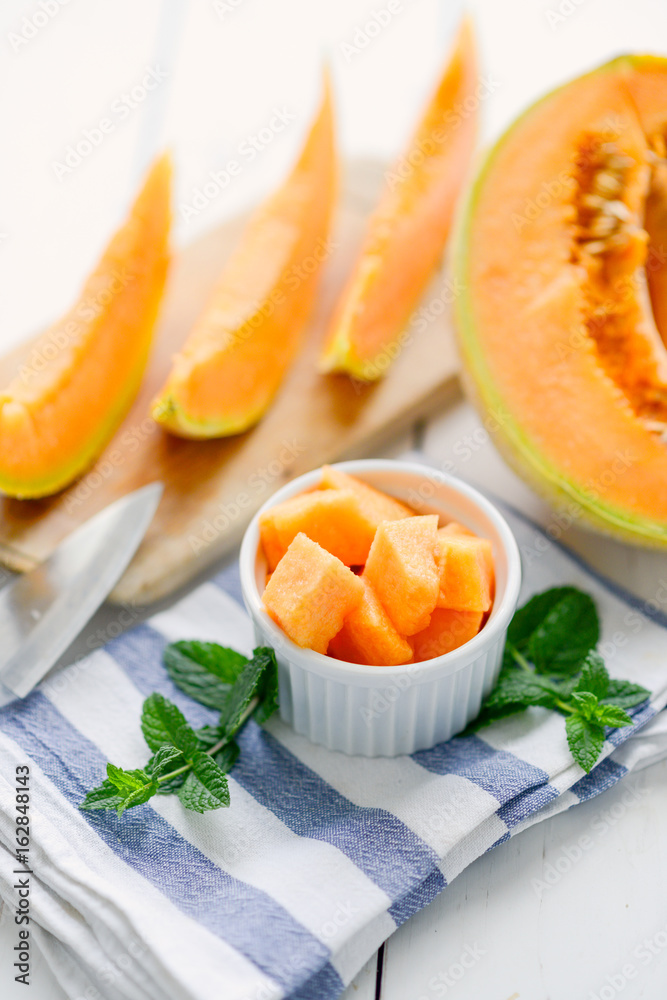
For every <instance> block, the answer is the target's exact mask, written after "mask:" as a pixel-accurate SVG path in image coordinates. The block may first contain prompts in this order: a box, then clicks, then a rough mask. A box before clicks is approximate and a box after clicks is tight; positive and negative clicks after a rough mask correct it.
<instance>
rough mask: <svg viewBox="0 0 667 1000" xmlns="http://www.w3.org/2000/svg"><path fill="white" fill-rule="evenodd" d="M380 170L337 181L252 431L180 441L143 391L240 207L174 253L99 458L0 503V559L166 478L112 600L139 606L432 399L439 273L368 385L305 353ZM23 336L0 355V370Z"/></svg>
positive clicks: (424, 410) (22, 555)
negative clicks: (325, 240)
mask: <svg viewBox="0 0 667 1000" xmlns="http://www.w3.org/2000/svg"><path fill="white" fill-rule="evenodd" d="M380 181H381V171H380V169H379V168H378V167H377V166H375V165H373V164H357V165H356V166H355V167H353V168H350V170H349V171H348V175H347V177H346V179H345V184H344V190H343V193H342V198H341V205H340V210H339V217H338V221H337V225H336V228H335V231H334V236H333V241H332V244H331V251H330V256H329V257H328V259H327V262H326V271H325V276H324V280H323V283H322V289H321V294H320V296H319V301H318V306H317V309H316V314H315V316H314V317H313V321H312V322H311V324H310V327H309V329H308V330H307V332H306V336H305V339H304V349H303V351H302V352H301V354H300V356H299V358H298V360H297V362H296V364H295V365H294V367H293V368H292V370H291V372H290V373H289V375H288V377H287V379H286V381H285V383H284V384H283V386H282V388H281V391H280V393H279V395H278V397H277V399H276V401H275V403H274V405H273V407H272V409H271V410H270V412H269V413H268V415H267V416H266V417H265V419H264V420H263V421H262V422H261V423H260V424H259V425H258V426H257V427H256V428H254V429H253V430H251V431H249V432H247V433H246V434H242V435H239V436H237V437H233V438H227V439H221V440H217V441H185V440H182V439H179V438H176V437H173V436H171V435H169V434H166V433H165V432H163V431H162V430H161V429H160V428H158V426H157V425H156V424H155V423H154V422H153V420H152V419H151V418H150V416H149V405H150V401H151V399H152V398H153V396H154V395H155V393H156V391H157V390H158V389H159V387H160V386H161V384H162V382H163V380H164V378H165V375H166V373H167V371H168V369H169V364H170V358H171V355H172V354H173V352H174V351H175V350H176V349H177V348H178V347H179V345H180V344H181V343H182V341H183V338H184V336H185V334H186V333H187V331H188V329H189V328H190V326H191V324H192V322H193V320H194V319H195V317H196V315H197V313H198V311H199V310H200V309H201V307H202V304H203V303H204V302H205V300H206V298H207V295H208V293H209V291H210V289H211V287H212V284H213V283H214V281H215V279H216V277H217V275H218V273H219V270H220V267H221V265H222V263H223V262H224V260H225V259H226V257H227V256H228V254H229V252H230V250H231V248H232V247H233V246H234V244H235V243H236V241H237V239H238V237H239V234H240V232H241V230H242V227H243V224H244V222H245V218H239V219H236V220H234V221H232V222H226V223H224V224H223V225H222V226H220V227H219V228H217V229H215V230H213V231H212V232H210V233H208V234H206V235H205V236H204V237H202V238H201V239H199V240H198V241H197V242H195V243H193V244H191V245H190V246H188V247H187V248H186V249H185V250H184V251H183V252H182V253H181V254H180V255H178V256H177V258H176V259H175V260H174V262H173V266H172V272H171V277H170V281H169V288H168V293H167V297H166V301H165V304H164V309H163V315H162V318H161V320H160V324H159V331H158V336H157V343H156V348H155V350H154V356H153V360H152V362H151V364H150V366H149V371H148V374H147V377H146V379H145V381H144V385H143V387H142V390H141V392H140V394H139V396H138V398H137V400H136V402H135V405H134V406H133V408H132V410H131V412H130V413H129V415H128V417H127V418H126V420H125V422H124V424H123V425H122V427H121V428H120V430H119V431H118V433H117V434H116V436H115V437H114V439H113V440H112V441H111V443H110V445H109V446H108V448H107V449H106V451H105V452H104V453H103V454H102V456H101V457H100V459H99V461H98V463H97V465H96V466H95V467H94V468H93V469H91V470H90V471H89V472H88V473H87V474H86V475H84V476H83V477H82V478H81V479H80V480H79V481H78V482H76V483H74V484H73V485H72V486H71V487H70V488H69V489H68V490H66V491H64V492H63V493H61V494H59V495H58V496H56V497H52V498H47V499H44V500H39V501H19V500H12V499H9V498H3V499H2V500H1V501H0V562H2V563H4V564H5V565H6V566H8V567H9V568H11V569H17V570H20V571H23V570H25V569H28V568H30V567H31V566H33V565H35V564H36V563H37V562H39V561H41V560H42V559H44V557H45V556H47V555H48V554H49V553H50V552H51V551H52V550H53V548H54V547H55V546H56V545H57V543H58V542H59V541H60V540H61V539H62V538H63V537H64V536H65V535H67V534H68V533H69V532H70V531H71V530H72V529H73V528H75V527H76V526H77V525H78V524H80V523H81V522H82V521H84V520H85V519H86V518H88V517H90V516H91V514H93V513H95V511H97V510H100V509H101V508H102V507H104V506H106V505H107V504H108V503H110V502H111V501H113V500H115V499H116V498H117V497H119V496H122V495H124V494H125V493H128V492H130V491H131V490H134V489H137V488H138V487H139V486H142V485H143V484H145V483H148V482H151V481H153V480H161V481H162V482H163V483H164V484H165V493H164V496H163V499H162V502H161V504H160V507H159V510H158V513H157V515H156V518H155V520H154V521H153V524H152V525H151V527H150V529H149V531H148V534H147V536H146V538H145V540H144V542H143V544H142V546H141V547H140V549H139V551H138V552H137V555H136V556H135V559H134V560H133V562H132V564H131V565H130V567H129V568H128V570H127V572H126V573H125V575H124V577H123V578H122V580H121V581H120V582H119V584H118V586H117V587H116V589H115V591H114V594H113V595H112V600H115V601H117V602H128V603H139V604H142V605H145V604H147V603H150V602H151V601H153V600H155V599H157V598H158V597H163V596H164V595H165V594H168V593H170V592H171V591H172V590H174V589H175V588H176V587H177V586H180V585H182V584H183V583H185V582H187V581H188V580H189V579H190V578H191V577H192V576H194V575H195V574H196V573H199V572H200V571H201V570H202V569H204V568H205V567H206V566H207V565H209V564H210V563H212V562H213V561H214V560H216V559H218V558H220V556H221V555H224V554H225V553H226V552H227V551H229V550H230V549H231V548H232V547H233V546H234V545H235V544H236V543H237V542H238V540H239V538H240V536H241V534H242V532H243V529H244V528H245V525H246V524H247V522H248V520H249V519H250V517H251V515H252V513H253V512H254V511H255V510H256V509H257V508H258V507H259V506H260V505H261V504H262V503H263V502H264V501H265V500H266V499H267V498H268V497H269V496H270V495H271V493H273V492H274V491H275V490H276V489H277V488H278V487H279V486H281V485H282V484H283V483H284V482H286V481H287V480H289V479H290V478H292V477H294V476H296V475H300V474H301V473H303V472H305V471H307V470H308V469H311V468H314V467H315V466H317V465H319V464H321V463H323V462H327V461H333V460H335V459H336V458H339V457H342V456H349V455H351V454H363V453H368V452H369V451H370V450H372V448H373V447H375V446H377V445H378V444H379V443H380V442H381V441H382V440H383V439H385V438H387V437H388V436H390V435H391V434H393V433H395V432H397V431H398V430H400V429H401V428H404V427H406V426H408V425H409V424H410V422H412V421H414V420H415V419H416V418H418V417H421V416H425V415H427V414H429V413H432V412H434V410H435V408H436V407H437V406H439V405H443V404H444V403H445V402H446V401H447V399H448V397H449V395H450V393H451V392H452V390H453V388H454V385H455V381H456V380H455V376H456V371H457V359H456V353H455V349H454V346H453V342H452V337H451V333H450V328H449V323H448V319H447V306H446V305H445V302H446V301H447V300H448V299H449V298H450V297H451V296H450V291H449V288H448V286H447V284H446V281H445V279H444V278H443V277H442V276H441V275H438V276H437V277H436V279H435V280H434V282H433V284H432V286H431V288H430V289H429V290H428V291H427V293H426V295H425V299H424V304H423V306H422V307H421V308H422V309H423V310H425V312H423V313H422V314H421V316H420V318H419V321H418V322H413V324H412V325H411V326H409V327H408V329H407V338H406V339H407V343H406V345H405V347H404V349H403V351H402V353H401V355H400V357H399V358H398V360H397V361H396V362H395V364H394V365H392V367H391V369H390V371H389V374H388V375H387V377H386V378H385V379H384V380H382V381H381V382H379V383H377V384H375V385H362V384H360V383H358V382H354V381H352V380H350V379H348V378H347V377H345V376H321V375H319V374H318V373H317V370H316V361H317V355H318V352H319V347H320V343H321V339H322V335H323V331H324V327H325V324H326V320H327V317H328V316H329V315H330V312H331V308H332V305H333V302H334V300H335V297H336V295H337V293H338V291H339V289H340V287H341V284H342V282H343V280H344V278H345V275H346V273H347V271H348V269H349V266H350V263H351V260H352V259H353V255H354V251H355V248H356V247H357V246H358V243H359V240H360V238H361V235H362V232H363V226H364V222H365V219H366V217H367V214H368V212H369V210H370V209H371V208H372V206H373V204H374V200H375V196H376V192H377V190H378V187H379V183H380ZM25 351H26V348H25V347H23V349H22V350H19V351H15V352H13V353H12V354H11V355H10V356H8V357H7V358H5V359H4V361H3V362H1V363H0V380H2V381H3V382H6V381H7V379H8V377H9V376H10V375H11V373H12V372H13V371H14V370H15V369H16V367H17V365H19V364H21V363H22V360H23V358H24V357H25Z"/></svg>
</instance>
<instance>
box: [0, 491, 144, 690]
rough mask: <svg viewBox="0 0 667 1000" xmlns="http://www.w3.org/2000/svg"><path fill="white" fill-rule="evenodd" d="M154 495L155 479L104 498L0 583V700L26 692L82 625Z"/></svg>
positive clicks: (128, 554)
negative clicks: (38, 559) (46, 550)
mask: <svg viewBox="0 0 667 1000" xmlns="http://www.w3.org/2000/svg"><path fill="white" fill-rule="evenodd" d="M161 496H162V483H151V484H150V485H149V486H142V488H141V489H138V490H135V491H134V492H133V493H129V494H128V495H127V496H124V497H121V499H120V500H116V501H115V502H114V503H112V504H109V506H108V507H105V508H104V510H101V511H100V512H99V513H97V514H95V515H94V516H93V517H91V518H89V520H87V521H85V522H84V524H82V525H80V526H79V527H78V528H76V529H75V530H74V531H73V532H72V533H71V534H70V535H68V536H67V538H66V539H65V540H64V541H63V542H61V543H60V545H59V546H58V547H57V548H56V549H55V551H54V552H53V553H52V554H51V555H50V556H49V558H48V559H46V560H45V561H44V562H43V563H40V565H39V566H36V567H35V569H32V570H29V571H28V572H27V573H24V574H23V575H22V576H20V577H18V579H16V580H14V581H13V583H10V584H9V585H8V586H7V587H5V588H4V589H3V590H0V637H1V638H0V643H1V648H0V705H1V704H5V703H6V702H7V700H9V699H11V698H12V697H13V696H17V697H19V698H25V696H26V695H27V694H29V693H30V691H32V689H33V688H34V686H35V684H37V683H38V682H39V681H41V679H42V677H44V675H45V674H46V673H47V672H48V671H49V670H50V669H51V667H52V666H53V664H54V663H55V662H56V660H57V659H58V657H59V656H60V655H61V654H62V653H64V652H65V650H66V649H67V647H68V646H69V645H70V643H71V642H72V641H73V640H74V639H75V638H76V636H77V635H78V634H79V632H80V631H81V630H82V629H83V627H84V626H85V625H86V623H87V622H88V621H89V619H90V618H91V617H92V615H93V614H94V613H95V611H96V610H97V609H98V607H99V606H100V604H102V602H103V601H104V599H105V598H106V597H107V595H108V594H109V592H110V591H111V589H112V588H113V586H114V584H115V583H116V581H117V580H118V579H119V577H120V576H121V575H122V573H123V571H124V570H125V568H126V566H127V565H128V563H129V561H130V559H131V558H132V556H133V555H134V553H135V551H136V549H137V547H138V545H139V543H140V541H141V539H142V538H143V537H144V535H145V533H146V529H147V528H148V525H149V524H150V523H151V521H152V520H153V515H154V514H155V511H156V510H157V506H158V504H159V502H160V497H161ZM3 688H4V689H6V690H2V689H3Z"/></svg>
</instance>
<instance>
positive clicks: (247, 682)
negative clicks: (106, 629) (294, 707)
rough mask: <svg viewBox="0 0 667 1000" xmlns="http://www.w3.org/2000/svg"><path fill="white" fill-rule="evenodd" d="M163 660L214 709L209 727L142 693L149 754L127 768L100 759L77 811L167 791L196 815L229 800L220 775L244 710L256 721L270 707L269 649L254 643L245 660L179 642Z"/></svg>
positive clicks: (273, 674) (233, 754)
mask: <svg viewBox="0 0 667 1000" xmlns="http://www.w3.org/2000/svg"><path fill="white" fill-rule="evenodd" d="M164 660H165V665H166V666H167V670H168V672H169V674H170V676H171V677H172V680H173V681H174V682H175V683H176V684H177V685H178V687H180V688H181V689H182V690H183V691H184V692H185V693H186V694H188V695H190V697H193V698H195V699H196V700H197V701H200V702H201V703H202V704H204V705H207V706H208V707H216V708H219V709H220V715H219V718H218V721H217V724H216V725H215V726H203V727H202V728H201V729H198V730H197V729H193V728H192V726H190V725H189V723H188V721H187V719H186V718H185V716H184V715H183V713H182V712H181V710H180V709H179V708H178V706H177V705H174V704H173V702H171V701H169V700H168V699H167V698H165V697H164V695H161V694H159V693H157V692H156V693H154V694H151V695H149V697H148V698H146V700H145V701H144V704H143V710H142V714H141V731H142V733H143V736H144V739H145V741H146V744H147V745H148V748H149V750H152V751H153V754H152V756H151V757H150V758H149V760H148V761H147V763H146V764H145V766H144V767H143V768H139V769H134V770H125V769H123V768H121V767H116V766H115V765H114V764H107V776H106V778H105V780H104V781H103V782H102V784H101V785H99V786H98V787H97V788H93V789H92V791H90V792H88V794H87V795H86V797H85V799H84V801H83V802H82V803H81V805H80V807H79V808H80V809H83V810H86V811H93V810H100V809H115V810H116V811H117V813H118V815H119V816H121V815H122V814H123V812H124V811H125V810H126V809H131V808H132V807H134V806H138V805H141V804H142V803H144V802H148V800H149V799H151V798H152V797H153V796H154V795H173V794H175V795H178V797H179V799H180V801H181V802H182V803H183V805H184V806H185V808H186V809H191V810H194V811H195V812H199V813H203V812H208V811H209V810H211V809H221V808H223V807H225V806H228V805H229V784H228V781H227V774H228V773H229V771H230V770H231V769H232V767H233V766H234V764H235V762H236V760H237V758H238V755H239V746H238V743H236V741H235V739H234V737H235V736H236V734H237V733H238V732H239V731H240V730H241V729H242V728H243V726H244V725H245V723H246V722H247V721H248V719H249V718H250V717H251V716H252V715H254V716H255V717H256V718H257V719H258V720H259V721H261V722H263V721H264V720H266V719H268V718H269V716H270V715H271V714H272V713H273V711H274V710H275V708H276V706H277V665H276V658H275V653H274V652H273V650H272V649H269V648H268V647H259V648H258V649H256V650H255V651H254V653H253V656H252V658H251V659H248V657H246V656H243V655H242V654H241V653H237V652H236V651H235V650H232V649H227V648H226V647H224V646H218V645H217V644H216V643H200V642H180V643H174V644H173V645H171V646H168V647H167V649H166V650H165V654H164Z"/></svg>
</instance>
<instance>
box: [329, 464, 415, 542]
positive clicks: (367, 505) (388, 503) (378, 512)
mask: <svg viewBox="0 0 667 1000" xmlns="http://www.w3.org/2000/svg"><path fill="white" fill-rule="evenodd" d="M320 489H322V490H332V489H333V490H352V492H353V493H354V494H356V496H357V497H358V498H359V503H360V504H361V509H362V510H363V512H364V513H365V515H366V517H367V518H368V520H369V521H372V522H373V523H374V525H375V527H376V528H377V526H378V525H379V524H380V523H381V522H382V521H400V520H402V518H404V517H413V516H414V513H415V512H414V510H412V508H411V507H407V506H406V505H405V504H404V503H401V502H400V500H396V499H395V498H394V497H390V496H388V495H387V494H386V493H382V491H381V490H376V489H374V488H373V487H372V486H368V484H367V483H364V482H362V481H361V479H357V478H356V476H349V475H348V474H347V472H341V471H340V469H333V468H332V467H331V466H330V465H325V466H323V467H322V480H321V482H320Z"/></svg>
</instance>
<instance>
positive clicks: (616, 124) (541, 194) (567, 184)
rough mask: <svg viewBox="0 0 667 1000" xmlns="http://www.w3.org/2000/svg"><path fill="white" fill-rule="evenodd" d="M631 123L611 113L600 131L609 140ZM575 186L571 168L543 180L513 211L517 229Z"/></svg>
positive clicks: (571, 194)
mask: <svg viewBox="0 0 667 1000" xmlns="http://www.w3.org/2000/svg"><path fill="white" fill-rule="evenodd" d="M629 124H630V123H629V121H628V119H627V118H623V117H622V116H621V115H609V116H608V117H607V118H605V119H604V121H602V122H601V123H600V126H599V129H598V131H599V132H600V134H601V135H604V139H605V141H607V142H609V141H611V140H612V139H614V138H617V137H618V136H620V135H622V134H623V132H624V131H626V129H627V128H628V126H629ZM575 188H576V181H575V178H574V176H573V175H572V173H571V172H570V171H569V170H561V171H560V172H559V173H558V174H556V175H555V176H554V177H551V178H549V179H547V180H543V181H542V183H541V184H540V187H539V190H538V191H537V192H536V193H535V195H534V197H532V198H524V204H523V208H522V210H521V212H512V213H511V215H510V221H511V223H512V225H513V226H514V228H515V230H516V231H517V232H518V233H520V232H521V230H522V229H524V228H525V226H528V225H530V224H531V223H533V222H535V221H536V220H537V219H539V217H540V216H541V215H542V213H543V212H544V211H545V210H546V209H547V208H549V206H550V205H553V204H554V202H557V201H558V202H561V201H564V200H566V199H569V198H571V197H572V196H573V195H574V192H575Z"/></svg>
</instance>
